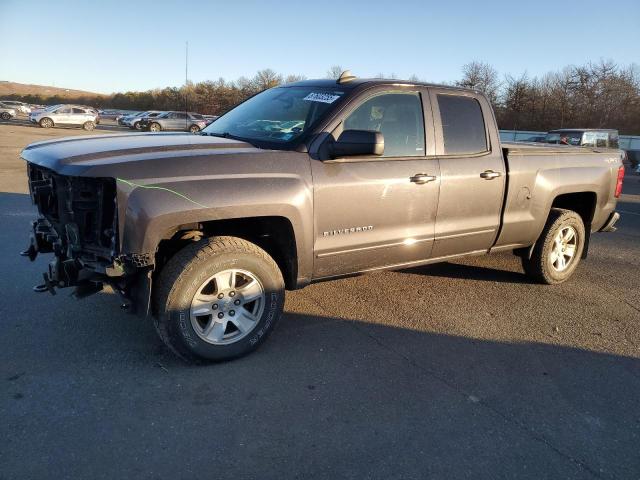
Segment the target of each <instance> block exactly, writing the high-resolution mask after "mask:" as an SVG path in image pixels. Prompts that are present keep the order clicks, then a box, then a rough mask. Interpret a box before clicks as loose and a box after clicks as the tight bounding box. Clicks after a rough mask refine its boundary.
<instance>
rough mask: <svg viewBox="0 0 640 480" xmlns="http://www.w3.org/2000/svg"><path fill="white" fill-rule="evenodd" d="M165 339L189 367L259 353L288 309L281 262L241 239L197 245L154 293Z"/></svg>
mask: <svg viewBox="0 0 640 480" xmlns="http://www.w3.org/2000/svg"><path fill="white" fill-rule="evenodd" d="M154 304H155V314H156V316H155V325H156V330H157V331H158V334H159V335H160V338H161V339H162V340H163V341H164V342H165V344H166V345H167V346H168V347H169V348H170V349H171V350H172V351H173V352H174V353H176V354H177V355H178V356H179V357H181V358H183V359H184V360H187V361H198V360H208V361H222V360H230V359H232V358H236V357H239V356H242V355H245V354H247V353H249V352H251V351H252V350H254V349H256V348H257V347H258V346H259V345H260V344H261V343H262V342H263V341H264V340H265V338H266V337H267V335H268V334H269V333H270V332H271V331H272V330H273V327H274V326H275V324H276V322H277V320H278V319H279V318H280V316H281V315H282V309H283V306H284V280H283V278H282V273H281V272H280V269H279V268H278V265H277V264H276V262H275V261H274V260H273V259H272V258H271V257H270V256H269V254H268V253H267V252H265V251H264V250H262V249H261V248H260V247H258V246H257V245H255V244H253V243H250V242H248V241H246V240H243V239H240V238H236V237H213V238H210V239H204V240H200V241H199V242H196V243H193V244H191V245H189V246H187V247H185V248H184V249H182V250H181V251H180V252H178V253H177V254H176V255H175V256H174V257H172V258H171V260H169V262H168V263H167V265H166V266H165V267H164V269H163V270H162V272H161V273H160V278H159V282H158V286H157V289H156V291H155V292H154Z"/></svg>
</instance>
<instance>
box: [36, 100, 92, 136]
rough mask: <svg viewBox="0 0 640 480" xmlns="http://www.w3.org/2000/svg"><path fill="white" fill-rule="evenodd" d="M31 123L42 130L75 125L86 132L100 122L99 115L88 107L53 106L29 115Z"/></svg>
mask: <svg viewBox="0 0 640 480" xmlns="http://www.w3.org/2000/svg"><path fill="white" fill-rule="evenodd" d="M29 121H30V122H31V123H37V124H38V125H40V126H41V127H42V128H51V127H55V126H58V125H60V126H69V125H75V126H78V127H82V128H84V129H85V130H93V129H94V128H96V124H97V122H98V115H97V113H96V112H95V111H94V110H93V109H90V108H88V107H81V106H78V105H53V106H52V107H49V108H46V109H44V110H38V111H36V112H32V113H30V114H29Z"/></svg>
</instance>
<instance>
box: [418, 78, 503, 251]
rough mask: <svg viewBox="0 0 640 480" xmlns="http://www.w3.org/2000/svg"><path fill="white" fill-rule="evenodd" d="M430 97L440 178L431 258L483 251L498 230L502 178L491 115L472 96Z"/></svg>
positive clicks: (447, 93)
mask: <svg viewBox="0 0 640 480" xmlns="http://www.w3.org/2000/svg"><path fill="white" fill-rule="evenodd" d="M430 94H431V103H432V106H433V112H434V125H435V135H436V154H437V156H438V159H439V161H440V176H441V184H440V199H439V202H438V213H437V218H436V225H435V243H434V247H433V254H432V256H433V257H443V256H448V255H456V254H461V253H469V252H476V251H483V250H487V249H489V248H490V247H491V246H492V245H493V243H494V241H495V239H496V236H497V233H498V229H499V227H500V215H501V210H502V202H503V198H504V189H505V180H506V168H505V165H504V161H503V158H502V151H501V149H500V142H499V139H498V135H497V129H496V128H495V120H494V118H493V111H492V110H491V107H490V106H489V104H488V102H487V101H486V100H485V99H484V97H482V96H480V95H476V94H474V93H473V92H461V91H456V90H448V89H437V88H434V89H430Z"/></svg>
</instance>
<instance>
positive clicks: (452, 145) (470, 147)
mask: <svg viewBox="0 0 640 480" xmlns="http://www.w3.org/2000/svg"><path fill="white" fill-rule="evenodd" d="M437 97H438V107H439V108H440V118H441V120H442V136H443V139H444V154H445V155H469V154H474V153H481V152H486V151H487V135H486V131H485V126H484V118H483V116H482V108H481V107H480V103H479V102H478V101H477V100H476V99H475V98H472V97H467V96H462V95H444V94H442V95H437Z"/></svg>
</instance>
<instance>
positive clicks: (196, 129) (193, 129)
mask: <svg viewBox="0 0 640 480" xmlns="http://www.w3.org/2000/svg"><path fill="white" fill-rule="evenodd" d="M189 131H190V132H191V133H198V132H199V131H200V127H199V126H198V125H191V126H190V127H189Z"/></svg>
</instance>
